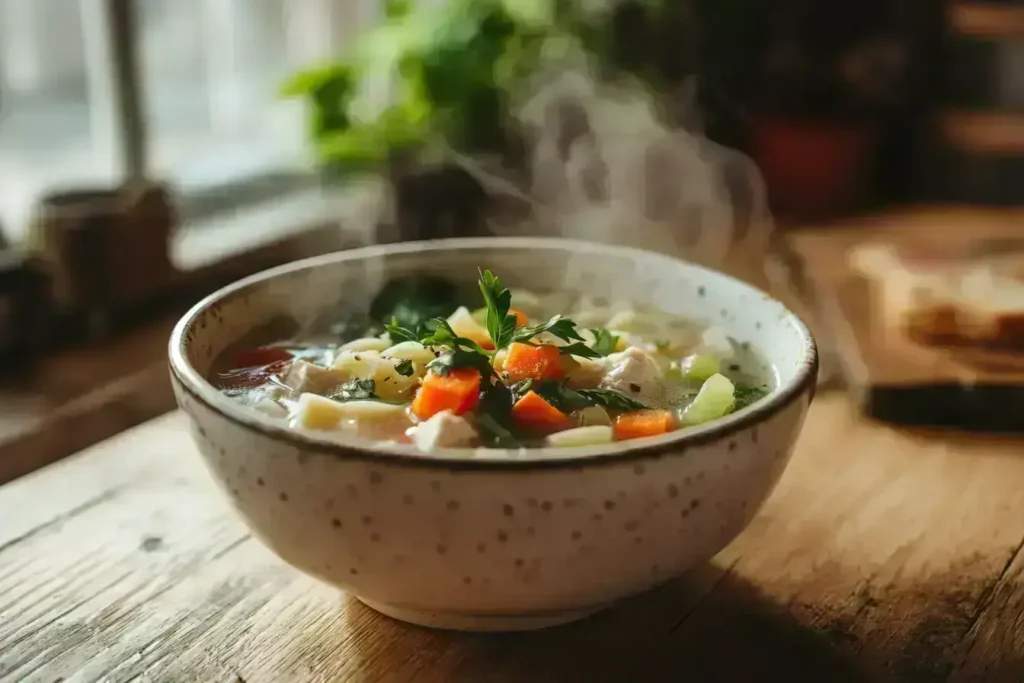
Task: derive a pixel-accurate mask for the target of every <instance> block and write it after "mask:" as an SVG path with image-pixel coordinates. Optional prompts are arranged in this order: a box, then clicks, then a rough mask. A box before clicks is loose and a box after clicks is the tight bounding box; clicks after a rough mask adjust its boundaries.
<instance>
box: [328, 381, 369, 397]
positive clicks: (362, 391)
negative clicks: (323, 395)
mask: <svg viewBox="0 0 1024 683" xmlns="http://www.w3.org/2000/svg"><path fill="white" fill-rule="evenodd" d="M376 389H377V385H376V383H375V382H374V381H373V380H372V379H354V380H352V381H351V382H345V383H344V384H342V385H340V386H339V387H338V388H337V389H335V390H334V391H333V392H331V394H330V398H332V399H334V400H335V401H370V400H373V399H376V398H377V394H376V393H374V392H375V391H376Z"/></svg>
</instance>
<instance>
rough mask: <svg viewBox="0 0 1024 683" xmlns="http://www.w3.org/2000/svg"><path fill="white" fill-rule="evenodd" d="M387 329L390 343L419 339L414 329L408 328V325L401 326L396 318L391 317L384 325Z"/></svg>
mask: <svg viewBox="0 0 1024 683" xmlns="http://www.w3.org/2000/svg"><path fill="white" fill-rule="evenodd" d="M384 329H385V330H387V333H388V337H390V339H391V343H392V344H399V343H401V342H407V341H419V340H420V335H419V334H417V333H416V332H415V331H413V330H410V329H409V328H408V327H403V326H402V325H401V324H399V322H398V318H395V317H392V318H391V322H389V323H388V324H387V325H385V326H384Z"/></svg>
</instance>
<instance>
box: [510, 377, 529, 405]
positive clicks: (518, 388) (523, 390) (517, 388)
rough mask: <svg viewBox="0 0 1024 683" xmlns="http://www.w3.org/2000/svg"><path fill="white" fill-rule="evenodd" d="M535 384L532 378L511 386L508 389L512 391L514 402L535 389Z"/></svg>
mask: <svg viewBox="0 0 1024 683" xmlns="http://www.w3.org/2000/svg"><path fill="white" fill-rule="evenodd" d="M533 384H534V381H533V380H532V379H524V380H521V381H519V382H516V383H515V384H513V385H511V386H509V388H508V389H509V391H510V392H511V393H512V403H515V402H516V401H518V400H519V399H521V398H522V397H523V396H525V395H526V394H527V392H529V391H530V390H531V389H533Z"/></svg>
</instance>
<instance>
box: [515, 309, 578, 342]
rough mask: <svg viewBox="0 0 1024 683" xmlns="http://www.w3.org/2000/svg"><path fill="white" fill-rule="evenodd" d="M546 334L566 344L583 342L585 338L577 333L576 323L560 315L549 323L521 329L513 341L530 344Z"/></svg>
mask: <svg viewBox="0 0 1024 683" xmlns="http://www.w3.org/2000/svg"><path fill="white" fill-rule="evenodd" d="M544 332H547V333H549V334H552V335H554V336H556V337H558V338H559V339H561V340H562V341H564V342H572V341H580V342H581V341H583V337H581V336H580V333H579V332H577V331H576V323H574V322H573V321H571V320H569V319H568V318H563V317H562V316H560V315H556V316H554V317H552V318H551V319H550V320H548V321H547V322H543V323H539V324H537V325H527V326H526V327H520V328H519V329H518V330H515V332H514V334H513V335H512V341H514V342H528V341H530V340H531V339H533V338H534V337H536V336H537V335H539V334H543V333H544Z"/></svg>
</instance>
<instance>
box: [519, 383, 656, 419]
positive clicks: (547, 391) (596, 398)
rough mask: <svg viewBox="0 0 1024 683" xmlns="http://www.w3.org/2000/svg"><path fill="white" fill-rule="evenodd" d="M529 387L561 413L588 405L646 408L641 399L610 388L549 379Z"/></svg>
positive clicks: (634, 408) (623, 408)
mask: <svg viewBox="0 0 1024 683" xmlns="http://www.w3.org/2000/svg"><path fill="white" fill-rule="evenodd" d="M530 388H531V389H532V390H533V391H535V392H537V393H538V394H539V395H540V396H541V398H543V399H544V400H545V401H547V402H548V403H550V404H551V405H553V406H554V407H556V408H558V409H559V410H561V411H562V412H563V413H571V412H573V411H575V410H580V409H582V408H587V407H590V406H601V407H602V408H609V409H611V410H618V411H624V412H628V411H633V410H643V409H645V408H647V406H646V405H645V404H644V403H643V402H642V401H638V400H636V399H635V398H631V397H629V396H626V395H625V394H622V393H619V392H617V391H614V390H612V389H571V388H569V387H568V386H567V385H566V383H565V382H564V381H561V382H556V381H551V380H548V381H545V382H536V383H534V384H533V385H532V387H530ZM528 390H529V389H527V391H528ZM523 393H525V391H524V392H523Z"/></svg>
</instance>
